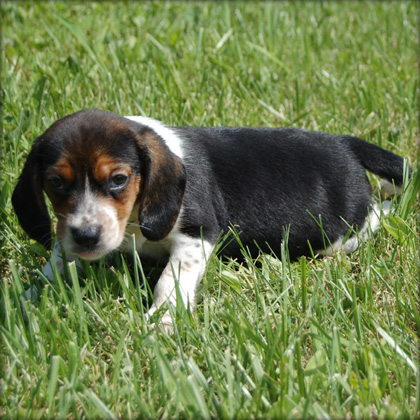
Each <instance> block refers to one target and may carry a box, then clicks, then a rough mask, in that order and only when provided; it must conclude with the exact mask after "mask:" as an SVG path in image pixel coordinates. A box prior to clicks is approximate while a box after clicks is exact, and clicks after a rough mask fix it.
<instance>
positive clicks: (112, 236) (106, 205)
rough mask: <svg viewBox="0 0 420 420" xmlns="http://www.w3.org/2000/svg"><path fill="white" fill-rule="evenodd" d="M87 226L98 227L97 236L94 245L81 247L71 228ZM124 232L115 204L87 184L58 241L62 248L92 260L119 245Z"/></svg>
mask: <svg viewBox="0 0 420 420" xmlns="http://www.w3.org/2000/svg"><path fill="white" fill-rule="evenodd" d="M89 227H99V228H100V236H99V240H98V242H97V243H96V244H95V245H93V246H91V247H89V248H86V249H83V247H82V246H80V245H78V244H77V242H76V241H75V240H74V237H73V233H72V231H73V230H83V229H88V228H89ZM123 236H124V229H121V226H120V223H119V221H118V214H117V210H116V208H115V207H114V206H112V205H111V203H110V202H109V201H108V200H106V199H104V198H101V197H99V196H97V195H96V194H95V193H94V192H92V191H91V190H90V188H89V186H88V184H87V186H86V189H85V193H84V195H83V198H82V199H81V200H80V202H79V204H78V206H77V208H76V210H75V212H73V213H70V214H68V215H67V217H66V221H65V227H64V231H63V233H62V235H61V238H60V242H61V245H62V247H63V249H64V250H65V251H67V252H71V253H75V254H77V255H79V256H80V257H82V258H84V259H92V260H93V259H98V258H100V257H102V256H104V255H105V254H107V253H109V252H111V251H113V250H115V249H116V248H118V247H119V245H120V244H121V241H122V240H123Z"/></svg>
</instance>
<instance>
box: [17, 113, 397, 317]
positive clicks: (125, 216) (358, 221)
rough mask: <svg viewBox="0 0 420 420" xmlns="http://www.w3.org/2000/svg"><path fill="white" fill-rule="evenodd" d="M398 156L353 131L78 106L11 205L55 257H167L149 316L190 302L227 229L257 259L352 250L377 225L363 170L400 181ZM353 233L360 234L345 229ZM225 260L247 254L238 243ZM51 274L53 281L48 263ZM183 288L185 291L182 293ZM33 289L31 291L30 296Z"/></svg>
mask: <svg viewBox="0 0 420 420" xmlns="http://www.w3.org/2000/svg"><path fill="white" fill-rule="evenodd" d="M403 165H404V160H403V158H402V157H400V156H397V155H395V154H393V153H391V152H389V151H386V150H384V149H382V148H380V147H378V146H375V145H373V144H370V143H367V142H365V141H363V140H361V139H359V138H356V137H352V136H348V135H332V134H327V133H321V132H311V131H307V130H302V129H297V128H251V127H236V128H233V127H212V128H205V127H168V126H166V125H164V124H163V123H161V122H159V121H156V120H153V119H150V118H146V117H122V116H119V115H116V114H113V113H111V112H106V111H99V110H93V109H92V110H83V111H80V112H76V113H75V114H72V115H69V116H67V117H65V118H62V119H60V120H58V121H56V122H55V123H54V124H53V125H52V126H51V127H50V128H48V129H47V131H46V132H45V133H44V134H42V135H41V136H40V137H38V138H37V139H36V141H35V143H34V145H33V147H32V150H31V152H30V154H29V156H28V158H27V161H26V164H25V166H24V168H23V172H22V174H21V176H20V178H19V181H18V183H17V186H16V188H15V190H14V193H13V197H12V202H13V206H14V209H15V211H16V214H17V216H18V219H19V222H20V224H21V226H22V227H23V229H24V230H25V231H26V232H27V234H28V235H29V236H30V237H31V238H33V239H35V240H36V241H38V242H40V243H41V244H42V245H44V246H45V247H47V248H49V247H50V246H51V245H52V234H51V219H50V216H49V214H48V211H47V206H46V202H45V199H44V192H45V193H46V195H47V197H48V198H49V200H50V201H51V203H52V207H53V210H54V213H55V216H56V218H57V228H56V232H57V238H58V241H57V242H56V244H55V248H54V252H53V257H52V259H54V260H55V263H56V264H57V267H58V268H59V269H63V268H64V267H63V262H62V257H61V256H62V253H63V252H65V254H66V259H67V261H69V260H70V261H71V260H77V259H79V258H81V259H84V260H89V261H90V260H96V259H98V258H101V257H103V256H104V255H106V254H108V253H109V252H112V251H114V250H116V249H120V250H130V247H131V246H132V244H133V239H132V236H133V235H134V238H135V244H136V248H137V250H138V251H139V253H141V254H147V255H150V256H162V255H165V254H167V255H168V256H169V262H168V264H167V265H166V267H165V269H164V271H163V273H162V275H161V277H160V278H159V280H158V283H157V285H156V287H155V290H154V304H153V305H152V307H151V308H150V310H149V312H148V314H149V316H150V315H152V314H153V312H155V311H156V309H157V308H159V307H160V306H161V305H162V304H163V303H165V302H166V301H169V302H170V303H173V304H175V301H176V295H177V294H178V296H180V297H181V298H182V301H183V303H184V305H186V306H188V305H189V306H190V307H193V305H194V296H195V291H196V288H197V285H198V284H199V282H200V280H201V278H202V277H203V275H204V272H205V269H206V261H207V259H208V258H209V256H210V254H211V253H212V251H213V249H214V247H215V245H216V242H217V241H218V238H219V236H220V234H221V232H224V233H227V232H229V230H230V229H232V228H234V230H235V231H236V232H238V234H239V238H240V242H241V243H242V245H243V247H245V249H247V251H248V252H249V253H250V254H251V255H254V256H255V255H257V254H258V253H259V252H260V251H263V252H268V253H274V254H276V255H278V256H280V255H281V246H282V244H286V245H287V249H288V252H289V254H290V256H291V257H292V258H293V257H299V256H303V255H313V254H314V253H321V254H324V255H325V254H327V255H328V254H331V253H332V252H333V251H334V249H338V248H339V249H342V250H344V252H346V253H350V252H352V251H354V250H355V249H357V246H358V239H359V237H360V235H361V234H363V233H364V232H366V231H367V228H368V226H370V227H371V229H372V230H373V229H375V228H376V227H377V226H378V224H379V219H378V215H379V210H378V208H377V207H373V206H372V203H371V185H370V184H369V181H368V179H367V176H366V172H365V170H368V171H371V172H373V173H375V174H377V175H379V176H380V177H383V178H385V179H386V180H387V181H389V182H390V183H393V184H394V185H395V186H397V187H399V186H401V185H402V182H403ZM349 230H351V231H352V232H353V233H352V235H350V236H349V235H348V233H349ZM222 253H223V254H224V255H227V256H230V257H233V258H241V257H242V251H241V247H240V245H239V243H238V241H236V240H232V241H231V242H229V243H227V244H225V246H224V248H223V249H222ZM44 274H45V275H46V276H47V277H48V278H49V279H50V280H53V270H52V262H51V261H50V262H49V263H48V264H47V265H46V267H45V269H44ZM176 284H177V285H178V287H179V293H176V292H175V289H176ZM33 291H34V290H32V291H31V292H33Z"/></svg>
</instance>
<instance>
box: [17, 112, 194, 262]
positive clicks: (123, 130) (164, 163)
mask: <svg viewBox="0 0 420 420" xmlns="http://www.w3.org/2000/svg"><path fill="white" fill-rule="evenodd" d="M185 185H186V175H185V170H184V166H183V164H182V162H181V160H180V158H179V157H178V156H176V155H175V154H173V153H172V152H171V151H170V150H169V148H168V147H167V145H166V144H165V142H164V141H163V140H162V139H161V138H160V137H159V136H158V135H157V134H156V133H155V132H154V131H153V130H152V129H150V128H149V127H146V126H143V125H141V124H138V123H136V122H133V121H130V120H128V119H126V118H124V117H120V116H118V115H115V114H112V113H110V112H106V111H98V110H86V111H80V112H77V113H75V114H72V115H69V116H67V117H65V118H63V119H61V120H58V121H57V122H55V123H54V124H53V125H52V126H51V127H50V128H48V130H47V131H46V132H45V133H44V134H43V135H41V136H40V137H38V138H37V139H36V141H35V143H34V145H33V147H32V150H31V152H30V154H29V156H28V158H27V161H26V163H25V166H24V169H23V172H22V174H21V176H20V178H19V181H18V184H17V186H16V188H15V191H14V193H13V197H12V203H13V207H14V209H15V211H16V214H17V216H18V218H19V222H20V223H21V225H22V227H23V229H24V230H25V231H26V232H27V233H28V235H29V236H30V237H31V238H33V239H35V240H37V241H38V242H40V243H41V244H43V245H44V246H46V247H50V245H51V219H50V217H49V214H48V210H47V206H46V203H45V199H44V192H45V193H46V195H47V196H48V198H49V199H50V201H51V203H52V207H53V209H54V213H55V215H56V217H57V237H58V240H59V241H60V243H61V245H62V247H63V248H64V250H65V251H67V252H71V253H74V254H78V255H79V256H80V257H82V258H85V259H96V258H100V257H101V256H103V255H105V254H107V253H108V252H110V251H112V250H114V249H116V248H117V247H118V246H119V245H120V244H121V242H122V240H123V238H124V232H125V228H126V224H127V222H128V219H129V216H130V214H131V213H132V211H133V209H138V219H139V225H140V229H141V231H142V233H143V235H144V236H145V237H146V238H147V239H149V240H152V241H158V240H160V239H163V238H164V237H165V236H167V235H168V233H169V232H170V231H171V229H172V228H173V226H174V224H175V222H176V219H177V217H178V215H179V211H180V208H181V204H182V199H183V195H184V191H185Z"/></svg>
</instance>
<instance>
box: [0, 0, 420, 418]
mask: <svg viewBox="0 0 420 420" xmlns="http://www.w3.org/2000/svg"><path fill="white" fill-rule="evenodd" d="M0 8H1V16H2V31H3V38H2V51H1V63H2V67H1V82H2V83H1V86H2V108H1V110H2V115H1V117H2V140H1V141H2V158H1V161H0V169H1V192H0V207H1V208H0V211H1V223H2V227H1V251H0V252H1V260H2V265H1V278H2V281H1V303H0V308H1V309H0V335H1V343H0V371H1V382H0V388H1V394H0V417H4V418H10V419H14V418H17V417H18V418H31V419H33V418H34V419H36V418H139V417H140V418H153V419H154V418H232V419H233V418H244V419H245V418H331V417H333V418H344V417H346V418H371V417H379V418H406V417H410V418H415V417H417V418H418V416H419V413H420V391H419V389H420V373H419V368H418V362H419V348H420V339H419V331H420V315H419V294H418V291H419V276H418V275H419V259H418V231H419V230H418V221H419V214H420V209H419V205H418V200H417V193H418V189H419V182H420V176H419V173H420V172H417V175H415V177H416V178H415V180H414V181H413V182H412V183H411V184H410V185H406V189H405V192H404V194H403V196H402V197H401V198H400V199H399V200H394V203H393V211H392V214H391V216H389V217H387V218H385V219H384V220H383V221H382V224H381V228H380V229H379V230H378V231H377V232H376V233H375V234H374V235H372V236H371V237H370V238H369V239H368V240H367V241H366V242H365V243H363V245H362V246H361V247H360V248H359V250H357V251H356V252H355V253H353V254H352V255H350V256H347V255H343V254H340V253H337V254H336V255H334V256H333V257H325V258H318V259H310V258H301V259H299V260H298V261H289V260H288V258H287V252H286V250H284V255H283V259H282V260H280V259H277V258H275V257H274V256H271V255H261V256H260V258H259V259H258V260H257V261H255V260H252V259H250V258H247V261H246V263H245V264H239V263H237V262H236V261H221V260H220V259H219V258H218V257H217V256H212V257H211V259H210V262H209V267H208V270H207V273H206V276H205V278H204V280H203V284H202V287H201V294H200V295H201V299H200V301H199V303H198V306H197V309H196V311H194V312H193V313H189V312H187V311H185V310H183V309H182V308H172V310H171V312H172V314H173V316H174V317H175V319H176V323H175V328H174V332H173V334H167V333H166V332H165V331H162V330H160V329H159V328H151V327H150V325H148V324H147V323H146V322H145V320H144V312H145V302H146V301H147V300H148V299H149V298H150V293H149V288H148V287H147V285H148V284H149V282H152V281H153V279H156V276H157V273H158V268H156V267H155V265H154V263H153V262H152V261H148V260H140V259H139V258H138V256H137V255H134V256H132V255H131V256H130V255H119V254H116V255H113V256H112V257H110V258H109V259H107V260H106V261H101V262H99V263H97V264H93V265H92V266H89V267H86V274H85V275H84V276H78V275H77V274H76V273H75V272H74V271H71V274H72V285H70V286H69V285H68V284H67V283H66V282H65V281H64V280H63V279H62V278H61V277H60V276H59V275H58V274H57V281H56V282H55V283H54V284H46V285H45V288H44V289H43V293H42V295H41V297H40V299H39V301H38V302H37V303H36V304H35V305H32V304H29V303H28V304H27V305H26V311H27V320H26V321H25V320H24V319H23V317H22V313H21V311H20V309H19V304H18V296H19V295H20V294H21V293H22V292H23V290H24V289H26V288H27V287H28V286H29V285H30V284H33V283H34V282H37V281H43V279H42V276H41V275H40V270H41V269H42V266H43V264H45V262H46V259H47V258H48V252H46V251H45V250H44V249H43V248H42V247H41V246H40V245H38V244H36V243H34V242H33V241H31V240H29V238H28V237H27V236H26V234H25V233H24V232H23V231H22V229H20V227H19V224H18V222H17V218H16V216H15V214H14V213H13V211H12V207H11V202H10V197H11V193H12V191H13V188H14V186H15V184H16V182H17V178H18V176H19V173H20V170H21V169H22V167H23V163H24V161H25V158H26V156H27V153H28V151H29V149H30V147H31V144H32V142H33V141H34V139H35V138H36V137H37V136H38V135H40V134H41V133H42V132H43V131H44V130H45V129H46V128H47V127H48V126H49V125H50V124H51V123H52V122H53V121H55V120H56V119H58V118H60V117H62V116H64V115H66V114H69V113H72V112H74V111H77V110H80V109H82V108H100V109H106V110H109V111H113V112H116V113H119V114H122V115H133V114H138V115H147V116H150V117H154V118H157V119H160V120H162V121H164V122H165V123H167V124H173V125H202V126H219V125H232V126H235V125H249V126H269V127H275V126H296V127H304V128H307V129H312V130H322V131H328V132H334V133H351V134H354V135H357V136H359V137H362V138H365V139H367V140H368V141H370V142H372V143H375V144H379V145H381V146H383V147H385V148H387V149H389V150H392V151H394V152H396V153H399V154H401V155H403V156H404V157H406V158H407V159H408V160H409V161H410V163H411V164H412V165H413V167H414V168H415V169H417V168H418V146H419V127H418V122H419V115H418V107H419V104H418V95H419V66H418V51H419V42H418V41H419V40H418V27H419V25H418V16H419V6H418V3H417V2H409V1H407V2H331V3H330V2H296V3H292V2H284V3H283V2H240V3H239V2H221V3H216V2H178V1H177V2H159V1H158V2H104V3H99V2H98V3H95V2H86V3H83V2H80V3H79V2H60V1H56V2H47V1H45V2H29V1H28V2H24V1H22V2H13V1H3V2H2V3H1V5H0ZM370 179H371V181H372V184H373V185H377V183H378V179H376V178H375V177H373V176H371V177H370ZM142 273H144V277H145V278H146V279H147V281H146V282H145V284H144V282H143V281H142V279H143V274H142Z"/></svg>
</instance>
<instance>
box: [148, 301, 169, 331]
mask: <svg viewBox="0 0 420 420" xmlns="http://www.w3.org/2000/svg"><path fill="white" fill-rule="evenodd" d="M157 310H158V308H157V307H156V306H155V305H152V306H151V307H150V309H149V311H148V312H147V313H146V314H145V318H146V320H147V322H150V321H151V318H152V315H153V314H154V313H155V312H156V311H157ZM150 327H151V328H160V329H162V330H163V331H165V332H166V333H167V334H173V332H174V326H173V319H172V316H171V314H170V313H169V310H168V311H166V312H165V313H164V314H163V315H162V317H161V318H160V319H158V320H157V321H156V322H153V323H151V324H150Z"/></svg>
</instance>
